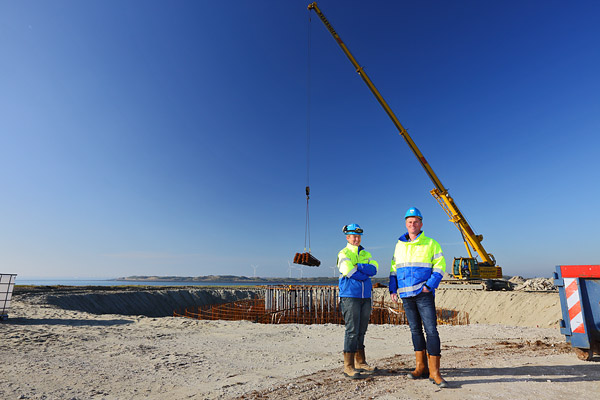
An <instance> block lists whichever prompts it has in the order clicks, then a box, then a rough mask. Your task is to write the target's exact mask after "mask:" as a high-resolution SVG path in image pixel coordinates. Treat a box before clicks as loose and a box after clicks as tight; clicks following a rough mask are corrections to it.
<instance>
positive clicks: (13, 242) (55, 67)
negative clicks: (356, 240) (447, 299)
mask: <svg viewBox="0 0 600 400" xmlns="http://www.w3.org/2000/svg"><path fill="white" fill-rule="evenodd" d="M307 4H308V1H263V2H258V3H257V2H252V1H242V0H238V1H220V2H214V1H178V2H163V1H127V2H122V1H89V2H79V1H66V0H65V1H55V2H41V1H30V2H24V1H19V2H16V1H6V0H0V51H1V53H2V62H0V182H1V185H2V186H1V187H2V190H1V194H2V195H1V196H0V213H1V225H0V226H1V229H0V269H1V270H2V272H5V273H17V274H19V276H20V277H81V278H84V277H86V278H87V277H100V278H111V277H118V276H129V275H179V276H198V275H211V274H214V275H225V274H234V275H246V276H252V275H253V274H254V269H253V268H252V265H255V266H258V267H257V269H256V275H257V276H282V277H284V276H288V275H290V274H291V275H292V276H295V277H298V276H300V271H299V270H297V269H294V270H289V268H288V262H289V261H291V260H292V258H293V255H294V253H296V252H300V251H303V249H304V234H305V231H304V225H305V202H306V200H305V196H304V187H305V185H306V182H307V154H306V135H307V130H309V131H310V137H311V143H310V175H309V182H310V186H311V200H310V201H311V203H310V211H311V214H310V215H311V216H310V222H311V249H312V253H313V254H314V255H315V256H316V257H317V258H319V259H320V260H321V261H322V263H323V264H322V266H321V267H320V268H304V269H303V271H302V273H303V276H332V275H333V273H334V271H333V269H332V268H331V267H332V266H333V265H334V264H335V258H336V255H337V252H338V251H339V249H341V248H342V247H343V246H344V245H345V240H344V236H343V234H342V233H341V228H342V226H343V225H345V224H348V223H352V222H356V223H359V224H360V225H361V226H362V227H363V228H364V229H365V236H364V238H363V244H364V245H365V247H366V248H367V249H369V250H370V251H371V252H372V253H373V255H374V257H375V258H376V259H377V260H378V261H379V262H380V272H379V274H378V276H386V275H387V274H388V272H389V261H390V259H391V256H392V251H393V247H394V245H395V242H396V240H397V238H398V236H399V235H400V234H402V233H403V232H404V222H403V216H404V212H405V211H406V209H407V208H409V207H410V206H416V207H418V208H420V209H421V211H422V212H423V214H424V217H425V219H424V228H423V229H424V232H425V233H426V234H427V235H428V236H431V237H433V238H435V239H436V240H438V242H440V244H441V245H442V247H443V249H444V252H445V255H446V258H447V259H449V260H451V259H452V258H453V257H454V256H464V255H466V252H465V250H464V246H463V244H462V242H461V237H460V234H459V233H458V230H457V229H456V228H455V227H454V225H453V224H451V223H450V222H448V220H447V216H446V214H445V213H444V211H443V210H442V209H441V207H440V206H439V205H438V204H437V202H436V201H435V199H434V198H433V197H431V195H430V194H429V191H430V190H431V189H432V187H433V185H432V183H431V181H430V180H429V178H428V177H427V175H426V174H425V172H424V171H423V169H422V167H421V166H420V164H419V163H418V162H417V160H416V159H415V158H414V156H413V154H412V153H411V151H410V150H409V148H408V146H407V145H406V143H405V142H404V140H403V139H402V138H401V137H400V136H399V135H398V133H397V131H396V129H395V127H394V126H393V124H392V123H391V121H390V120H389V118H388V117H387V115H386V114H385V113H384V112H383V110H382V109H381V107H380V106H379V104H378V103H377V101H376V100H375V98H374V97H373V96H372V94H371V93H370V92H369V90H368V88H367V87H366V86H365V84H364V83H363V82H362V80H361V79H360V78H359V76H358V75H357V74H356V72H355V71H354V69H353V67H352V65H351V64H350V62H349V61H348V60H347V59H346V57H345V56H344V54H343V53H342V51H341V50H340V49H339V48H338V47H337V44H336V43H335V41H334V40H333V39H332V37H331V36H330V34H329V32H328V31H327V30H326V29H325V27H324V26H323V24H322V23H321V21H320V20H319V19H318V18H317V16H316V15H315V14H314V13H312V14H309V13H308V11H307V10H306V6H307ZM318 4H319V7H320V8H321V9H322V11H323V12H324V13H325V15H326V16H327V17H328V19H329V21H330V22H331V23H332V25H333V26H334V28H335V29H336V31H337V32H338V33H339V34H340V36H341V37H342V39H343V40H344V42H345V43H346V44H347V46H348V47H349V49H350V51H351V52H352V53H353V54H354V56H355V57H356V59H357V60H358V62H359V63H360V64H361V65H362V66H364V67H365V70H366V71H367V73H368V74H369V76H370V78H371V79H372V80H373V82H374V83H375V85H376V86H377V88H378V89H379V90H380V92H381V93H382V95H383V96H384V98H385V99H386V100H387V102H388V103H389V105H390V106H391V108H392V109H393V110H394V112H395V114H396V115H397V117H398V119H399V120H400V121H401V122H402V124H403V125H404V126H405V128H407V129H408V131H409V133H410V134H411V135H412V138H413V139H414V141H415V142H416V143H417V145H418V146H419V148H420V149H421V151H422V152H423V154H424V155H425V156H426V158H427V159H428V161H429V163H430V164H431V165H432V167H433V169H434V171H435V172H436V173H437V175H438V177H439V178H440V179H441V181H442V183H443V184H444V185H445V186H446V187H447V188H448V189H449V191H450V194H451V195H452V196H453V197H454V199H455V201H456V203H457V204H458V206H459V207H460V209H461V210H462V212H463V214H464V215H465V216H466V217H467V218H468V220H469V221H470V223H471V224H472V227H473V228H474V230H475V231H476V232H477V233H481V234H483V235H484V237H485V239H484V242H483V244H484V246H485V247H486V249H487V250H488V252H490V253H492V254H494V255H495V257H496V259H497V261H498V264H499V265H500V266H502V267H503V270H504V273H505V274H508V275H523V276H527V277H532V276H550V275H551V273H552V272H553V271H554V266H555V265H559V264H597V263H598V262H600V260H599V259H598V256H597V254H596V249H597V243H596V242H597V238H598V234H597V227H598V226H599V225H600V212H599V211H598V209H599V208H598V201H597V199H598V196H599V194H600V193H599V189H598V177H599V173H598V171H599V169H600V161H599V157H598V150H599V149H600V139H599V135H598V132H599V130H600V77H599V74H598V71H600V47H599V46H598V43H600V5H599V3H597V2H576V3H568V2H564V1H526V2H523V1H508V2H493V1H486V2H481V1H457V2H447V1H419V2H414V1H397V2H389V1H373V2H369V3H368V5H367V4H366V3H365V2H362V1H360V2H359V1H343V2H342V1H332V0H330V1H325V0H323V1H319V2H318ZM309 16H310V20H309ZM309 40H310V52H309V50H308V49H309V45H308V44H309ZM309 54H310V57H309V56H308V55H309ZM309 71H310V73H309ZM309 76H310V80H309V79H308V77H309ZM309 82H310V84H309ZM309 100H310V101H309ZM309 104H310V106H309ZM308 128H309V129H308Z"/></svg>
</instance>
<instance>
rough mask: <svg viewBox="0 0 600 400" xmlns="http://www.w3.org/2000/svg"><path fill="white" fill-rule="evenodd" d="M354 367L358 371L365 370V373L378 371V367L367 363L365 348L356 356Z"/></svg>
mask: <svg viewBox="0 0 600 400" xmlns="http://www.w3.org/2000/svg"><path fill="white" fill-rule="evenodd" d="M354 369H356V370H357V371H358V372H364V373H365V374H372V373H373V372H375V371H377V367H371V366H370V365H369V364H367V359H366V357H365V349H362V350H358V351H357V352H356V354H355V356H354Z"/></svg>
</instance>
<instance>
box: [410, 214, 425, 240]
mask: <svg viewBox="0 0 600 400" xmlns="http://www.w3.org/2000/svg"><path fill="white" fill-rule="evenodd" d="M422 227H423V221H421V219H420V218H417V217H408V218H406V229H407V230H408V234H409V235H410V236H416V235H418V234H419V232H421V228H422Z"/></svg>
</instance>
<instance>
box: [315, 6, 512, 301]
mask: <svg viewBox="0 0 600 400" xmlns="http://www.w3.org/2000/svg"><path fill="white" fill-rule="evenodd" d="M308 10H309V11H314V12H315V13H316V14H317V15H318V17H319V19H321V21H322V22H323V24H324V25H325V27H326V28H327V30H328V31H329V33H330V34H331V35H332V36H333V38H334V39H335V41H336V42H337V44H338V45H339V46H340V48H341V49H342V51H343V52H344V54H345V55H346V57H348V59H349V60H350V62H351V63H352V65H353V66H354V68H355V70H356V72H357V73H358V75H360V77H361V78H362V79H363V81H364V82H365V84H366V85H367V86H368V87H369V89H370V90H371V92H372V93H373V95H374V96H375V98H376V99H377V101H378V102H379V104H381V106H382V107H383V109H384V110H385V112H386V113H387V115H388V116H389V117H390V119H391V120H392V122H393V123H394V125H395V126H396V128H397V129H398V132H399V134H400V135H401V136H402V137H403V138H404V140H405V141H406V143H407V144H408V146H409V147H410V149H411V150H412V152H413V153H414V155H415V156H416V157H417V160H418V161H419V163H420V164H421V166H422V167H423V169H425V172H426V173H427V175H428V176H429V178H430V179H431V181H432V182H433V185H434V188H433V189H432V190H431V191H430V193H431V195H432V196H433V197H434V198H435V199H436V200H437V202H438V203H439V204H440V206H441V207H442V209H443V210H444V211H445V212H446V214H447V215H448V217H449V218H450V222H452V223H453V224H454V225H455V226H456V227H457V228H458V230H459V232H460V234H461V236H462V238H463V242H464V245H465V248H466V249H467V253H468V255H469V256H468V257H457V258H454V261H453V263H452V271H451V272H450V275H452V276H453V277H454V278H455V279H453V280H444V281H442V284H445V285H447V286H445V287H456V288H459V286H458V285H457V284H462V285H461V286H462V287H464V288H466V287H469V288H476V289H483V290H510V288H511V286H510V284H509V283H508V282H507V281H505V280H503V279H502V268H501V267H500V266H498V265H496V259H495V258H494V256H493V255H492V254H490V253H488V252H487V251H486V250H485V248H484V247H483V245H482V244H481V242H482V240H483V235H477V234H475V232H474V231H473V229H472V228H471V226H470V225H469V223H468V222H467V219H466V218H465V217H464V215H463V214H462V213H461V211H460V210H459V208H458V206H457V205H456V203H455V202H454V200H453V199H452V197H451V196H450V193H448V189H446V188H445V187H444V185H443V184H442V182H441V181H440V179H439V178H438V177H437V175H436V174H435V172H434V171H433V169H432V168H431V165H429V163H428V162H427V160H426V159H425V156H423V154H422V153H421V151H420V150H419V148H418V147H417V145H416V144H415V142H414V141H413V140H412V138H411V137H410V135H409V134H408V132H407V131H406V129H404V127H403V126H402V124H401V123H400V121H398V118H396V115H395V114H394V113H393V111H392V110H391V108H390V107H389V106H388V104H387V102H386V101H385V100H384V99H383V97H382V96H381V94H380V93H379V91H378V90H377V88H376V87H375V85H374V84H373V82H372V81H371V79H370V78H369V77H368V75H367V74H366V72H365V71H364V69H363V67H361V66H360V65H359V64H358V62H357V61H356V59H355V58H354V56H353V55H352V53H350V50H348V47H347V46H346V44H345V43H344V42H343V41H342V39H341V38H340V36H339V35H338V34H337V32H336V31H335V29H333V26H332V25H331V23H330V22H329V21H328V20H327V18H326V17H325V15H324V14H323V13H322V12H321V10H320V9H319V7H318V6H317V3H316V2H314V3H311V4H309V5H308ZM474 253H476V254H477V255H479V257H480V258H481V260H478V259H477V258H476V256H474V255H473V254H474ZM465 284H467V285H465Z"/></svg>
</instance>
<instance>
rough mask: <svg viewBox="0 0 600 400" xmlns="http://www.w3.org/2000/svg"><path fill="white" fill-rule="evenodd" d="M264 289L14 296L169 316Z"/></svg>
mask: <svg viewBox="0 0 600 400" xmlns="http://www.w3.org/2000/svg"><path fill="white" fill-rule="evenodd" d="M262 295H263V289H260V288H251V289H246V288H243V289H239V288H206V287H204V288H190V287H186V288H181V287H167V288H165V287H149V286H148V287H127V288H125V287H123V288H120V287H118V286H115V287H79V288H78V287H58V288H54V290H47V291H45V290H43V289H33V290H29V291H28V290H27V289H23V288H18V287H17V288H15V296H23V297H31V299H30V300H31V301H34V302H35V303H38V304H47V305H51V306H55V307H58V308H62V309H65V310H73V311H84V312H88V313H92V314H120V315H144V316H147V317H170V316H173V311H174V310H179V309H183V308H191V307H197V306H203V305H208V304H221V303H229V302H233V301H237V300H244V299H255V298H258V297H260V296H262Z"/></svg>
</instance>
